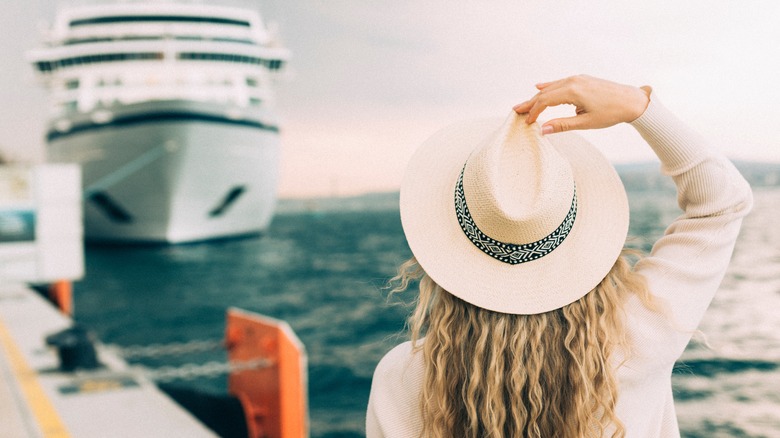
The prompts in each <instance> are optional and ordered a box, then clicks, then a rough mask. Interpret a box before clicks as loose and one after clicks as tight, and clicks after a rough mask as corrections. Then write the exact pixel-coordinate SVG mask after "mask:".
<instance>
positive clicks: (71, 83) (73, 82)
mask: <svg viewBox="0 0 780 438" xmlns="http://www.w3.org/2000/svg"><path fill="white" fill-rule="evenodd" d="M78 87H79V80H78V79H70V80H68V81H65V88H67V89H68V90H75V89H76V88H78Z"/></svg>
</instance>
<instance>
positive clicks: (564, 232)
mask: <svg viewBox="0 0 780 438" xmlns="http://www.w3.org/2000/svg"><path fill="white" fill-rule="evenodd" d="M465 169H466V166H463V170H461V171H460V177H458V183H457V185H456V186H455V214H456V215H457V217H458V223H459V224H460V228H461V229H462V230H463V232H464V233H465V234H466V237H468V238H469V240H470V241H471V243H473V244H474V246H476V247H477V248H479V249H480V250H481V251H482V252H484V253H485V254H487V255H489V256H490V257H493V258H494V259H496V260H498V261H501V262H504V263H508V264H510V265H517V264H520V263H525V262H530V261H532V260H536V259H540V258H542V257H544V256H546V255H547V254H549V253H551V252H552V251H553V250H554V249H555V248H557V247H558V246H559V245H560V244H561V243H563V241H564V240H565V239H566V236H568V235H569V232H570V231H571V229H572V227H573V226H574V219H575V218H576V217H577V185H576V184H575V185H574V196H573V198H572V201H571V208H569V213H568V214H566V217H565V218H564V219H563V222H562V223H561V224H560V225H559V226H558V228H556V229H555V231H553V232H552V233H550V234H548V235H547V236H546V237H544V238H542V239H540V240H537V241H536V242H532V243H524V244H515V243H506V242H501V241H498V240H496V239H493V238H492V237H490V236H488V235H486V234H485V233H483V232H482V230H480V229H479V227H477V224H476V223H475V222H474V218H472V217H471V213H470V212H469V207H468V206H467V205H466V195H465V194H464V192H463V171H464V170H465Z"/></svg>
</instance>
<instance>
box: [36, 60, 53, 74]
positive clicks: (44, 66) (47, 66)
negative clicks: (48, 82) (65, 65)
mask: <svg viewBox="0 0 780 438" xmlns="http://www.w3.org/2000/svg"><path fill="white" fill-rule="evenodd" d="M38 70H39V71H41V72H50V71H51V70H52V63H51V62H49V61H41V62H39V63H38Z"/></svg>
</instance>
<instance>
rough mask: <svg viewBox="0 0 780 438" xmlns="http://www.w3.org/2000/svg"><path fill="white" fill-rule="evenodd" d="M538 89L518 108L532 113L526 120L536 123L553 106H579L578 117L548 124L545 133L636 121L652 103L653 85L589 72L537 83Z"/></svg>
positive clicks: (564, 118)
mask: <svg viewBox="0 0 780 438" xmlns="http://www.w3.org/2000/svg"><path fill="white" fill-rule="evenodd" d="M536 88H537V89H538V90H539V92H538V93H536V95H535V96H534V97H532V98H531V99H530V100H528V101H525V102H523V103H521V104H519V105H515V107H514V110H515V112H517V113H518V114H525V113H528V115H527V117H526V119H525V121H526V123H533V122H535V121H536V119H537V117H539V114H541V113H542V111H544V110H545V109H547V108H548V107H551V106H557V105H563V104H570V105H574V106H575V107H576V114H575V115H574V116H572V117H563V118H557V119H552V120H550V121H548V122H546V123H544V125H542V133H544V134H551V133H554V132H562V131H571V130H573V129H596V128H607V127H609V126H612V125H617V124H618V123H622V122H632V121H634V120H635V119H636V118H637V117H639V116H641V115H642V113H644V111H645V109H646V108H647V105H648V104H649V103H650V87H646V86H645V87H641V88H639V87H632V86H630V85H623V84H618V83H615V82H610V81H607V80H604V79H598V78H593V77H590V76H586V75H578V76H571V77H568V78H566V79H561V80H558V81H553V82H545V83H541V84H537V85H536Z"/></svg>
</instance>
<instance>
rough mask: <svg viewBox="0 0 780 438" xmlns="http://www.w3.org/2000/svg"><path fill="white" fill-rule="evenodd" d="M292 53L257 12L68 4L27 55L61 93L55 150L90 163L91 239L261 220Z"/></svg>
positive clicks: (249, 229)
mask: <svg viewBox="0 0 780 438" xmlns="http://www.w3.org/2000/svg"><path fill="white" fill-rule="evenodd" d="M288 57H289V53H288V52H287V50H286V49H284V48H283V47H282V46H281V45H280V44H279V41H278V40H277V39H276V38H275V36H274V35H273V33H272V32H270V31H269V30H268V29H266V28H265V26H264V25H263V22H262V18H261V16H260V14H259V13H258V12H257V11H253V10H249V9H240V8H228V7H220V6H212V5H203V4H188V3H178V2H165V1H163V2H157V1H154V2H130V3H116V4H96V5H87V6H83V7H74V8H66V9H63V10H61V11H60V12H59V13H58V14H57V17H56V18H55V20H54V22H53V24H52V26H51V28H50V29H49V30H48V31H47V32H45V35H44V44H43V47H40V48H37V49H34V50H31V51H30V52H29V53H28V58H29V60H30V62H31V64H32V65H33V66H34V68H35V69H36V71H37V72H38V77H39V78H40V80H41V82H42V83H43V84H44V85H45V86H46V88H47V89H48V90H49V91H50V105H49V133H48V138H47V143H48V159H49V161H52V162H64V163H79V164H81V165H82V170H83V181H84V216H85V223H84V228H85V230H84V231H85V237H86V238H87V239H88V240H92V241H95V240H100V241H143V242H168V243H180V242H190V241H196V240H206V239H215V238H223V237H229V236H236V235H242V234H252V233H258V232H261V231H263V230H264V229H265V228H266V226H267V225H268V223H269V221H270V220H271V217H272V215H273V210H274V204H275V195H276V181H277V173H278V158H279V133H278V128H277V121H276V120H275V117H274V96H273V91H272V88H273V84H274V79H275V78H276V77H277V76H276V75H277V74H278V73H279V72H280V71H281V69H282V66H283V65H284V63H285V62H286V60H287V58H288Z"/></svg>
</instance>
